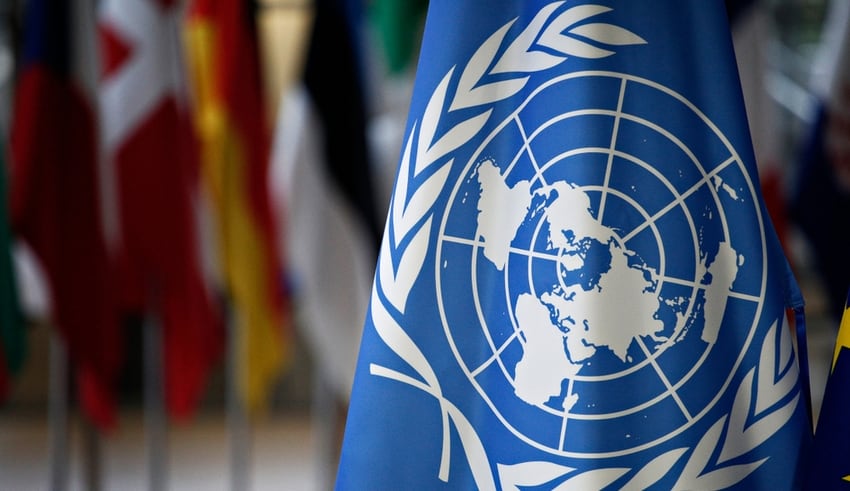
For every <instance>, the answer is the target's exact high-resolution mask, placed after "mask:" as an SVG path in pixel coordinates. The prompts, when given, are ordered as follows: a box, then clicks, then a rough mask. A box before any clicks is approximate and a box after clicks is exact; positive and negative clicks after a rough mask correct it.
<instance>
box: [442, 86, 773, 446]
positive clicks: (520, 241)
mask: <svg viewBox="0 0 850 491" xmlns="http://www.w3.org/2000/svg"><path fill="white" fill-rule="evenodd" d="M523 97H526V98H525V100H522V101H520V98H517V101H518V102H519V104H518V105H517V106H516V109H515V110H513V112H511V113H510V114H507V115H503V116H504V117H503V118H502V119H501V121H502V123H501V124H499V125H498V126H496V127H495V130H494V131H493V132H492V133H490V134H489V135H486V136H485V137H484V138H483V139H476V140H475V142H474V143H473V142H470V143H469V144H468V145H467V147H469V149H468V150H467V151H468V152H472V153H471V157H470V158H469V159H468V163H467V165H466V167H465V168H464V170H463V171H462V173H461V175H460V177H459V178H458V181H457V183H456V185H455V186H454V188H453V190H452V192H451V195H450V196H449V202H448V205H447V207H446V212H445V214H444V216H443V217H442V222H441V225H440V232H439V238H438V245H437V251H436V254H437V261H436V283H437V290H438V297H437V298H438V303H439V309H440V315H441V318H442V322H443V327H444V328H445V332H446V335H447V337H448V340H449V343H450V344H451V347H452V350H453V352H454V355H455V357H456V359H457V362H458V363H459V365H460V367H461V368H462V370H463V371H464V372H465V373H466V375H467V377H468V379H469V381H470V382H471V383H472V385H473V386H474V387H475V388H476V389H477V391H478V392H479V394H480V396H481V397H482V398H483V399H484V400H485V401H486V403H487V404H488V405H489V407H490V408H491V409H492V411H493V413H494V414H495V415H496V416H497V417H498V419H499V420H500V421H501V422H502V424H504V426H505V427H506V428H508V429H509V430H510V431H511V432H513V433H514V434H515V435H516V436H517V437H518V438H520V439H522V440H523V441H525V442H526V443H528V444H529V445H532V446H534V447H536V448H539V449H541V450H544V451H547V452H550V453H552V454H555V455H563V456H568V457H606V456H607V457H615V456H622V455H627V454H630V453H634V452H638V451H640V450H643V449H646V448H649V447H651V446H654V445H657V444H659V443H662V442H664V441H666V440H668V439H670V438H672V437H674V436H676V435H678V434H680V433H681V432H683V431H685V430H686V429H688V428H689V427H690V426H691V425H693V424H694V423H695V422H697V421H699V420H700V418H702V417H703V416H704V415H705V414H706V413H707V412H708V411H709V410H710V409H711V408H712V407H713V406H714V405H715V403H716V402H717V401H718V399H719V398H720V397H721V395H722V394H724V393H726V389H727V387H728V386H729V384H730V383H731V380H732V377H733V376H734V375H735V373H736V371H737V369H738V367H739V365H740V363H741V359H742V356H743V354H744V353H746V352H747V347H748V345H749V343H750V342H751V340H752V337H753V333H754V330H755V327H756V322H757V320H758V318H759V315H760V312H761V308H762V305H761V301H760V299H761V298H762V294H763V293H764V289H765V281H766V261H767V258H766V257H765V256H766V254H765V245H764V244H765V240H764V237H763V236H762V237H761V243H759V244H750V243H747V244H739V243H736V242H735V240H734V239H733V234H732V231H733V230H734V229H736V228H738V227H748V228H750V229H758V230H763V229H764V227H763V226H762V225H763V224H762V223H753V220H754V217H755V218H756V219H760V217H761V214H760V210H759V209H758V207H757V203H758V200H757V199H756V194H755V185H754V183H753V182H751V180H750V179H749V177H748V174H747V172H746V170H745V168H744V164H743V163H742V161H741V158H740V157H739V156H738V154H737V153H736V151H735V149H734V148H733V147H732V145H731V144H730V142H729V141H728V140H727V139H726V138H725V137H724V135H723V134H721V133H720V132H719V131H718V129H717V127H716V126H715V125H714V124H713V123H712V122H711V121H710V120H709V119H708V118H707V117H706V116H705V115H704V114H703V113H702V112H701V111H700V110H699V109H697V108H696V107H695V106H693V105H692V104H691V103H689V102H688V101H687V100H686V99H685V98H684V97H682V96H681V95H679V94H677V93H676V92H673V91H671V90H669V89H668V88H665V87H663V86H660V85H658V84H656V83H653V82H650V81H647V80H645V79H640V78H637V77H632V76H629V75H623V74H619V73H609V72H582V73H571V74H567V75H563V76H561V77H558V78H555V79H551V80H548V81H546V82H545V83H544V84H542V85H541V86H539V87H538V88H537V89H535V90H534V91H530V92H526V93H525V95H524V96H523ZM474 145H478V146H477V148H475V149H474V150H473V146H474ZM464 158H465V157H464ZM731 318H734V319H736V324H735V325H734V326H732V324H731V323H729V322H727V320H728V319H731ZM733 328H734V329H737V330H739V331H740V330H743V331H749V335H736V336H723V332H724V330H725V329H733ZM718 374H726V375H725V376H718Z"/></svg>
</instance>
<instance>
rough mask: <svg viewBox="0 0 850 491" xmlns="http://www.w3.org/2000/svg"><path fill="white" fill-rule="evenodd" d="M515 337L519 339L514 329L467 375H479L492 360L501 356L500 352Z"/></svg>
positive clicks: (473, 376)
mask: <svg viewBox="0 0 850 491" xmlns="http://www.w3.org/2000/svg"><path fill="white" fill-rule="evenodd" d="M515 339H519V334H518V333H517V332H516V331H514V333H513V334H511V335H510V336H508V338H507V339H505V342H503V343H502V344H501V345H500V346H499V348H498V349H496V351H494V352H493V354H492V355H490V357H489V358H487V359H486V360H484V361H483V362H482V363H481V364H480V365H478V367H477V368H475V370H472V371H471V372H469V375H470V376H471V377H472V378H475V377H477V376H478V375H480V374H481V372H483V371H484V370H486V369H487V368H489V367H490V365H492V364H493V362H494V361H496V360H497V359H499V358H500V357H501V354H502V352H503V351H505V349H507V347H508V345H509V344H511V343H512V342H513V341H514V340H515Z"/></svg>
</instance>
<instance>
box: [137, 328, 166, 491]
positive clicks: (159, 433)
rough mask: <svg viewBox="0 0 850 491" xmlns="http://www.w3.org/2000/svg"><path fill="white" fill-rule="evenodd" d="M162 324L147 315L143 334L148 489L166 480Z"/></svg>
mask: <svg viewBox="0 0 850 491" xmlns="http://www.w3.org/2000/svg"><path fill="white" fill-rule="evenodd" d="M162 338H163V336H162V324H161V323H160V322H158V320H157V319H156V318H155V317H154V316H153V315H148V317H147V320H146V322H145V326H144V335H143V350H144V351H143V355H142V356H143V360H144V395H145V403H144V408H145V416H144V419H145V445H146V453H147V459H148V462H147V463H148V484H149V489H150V491H165V489H166V483H167V481H168V476H167V472H168V452H167V450H168V442H167V438H168V435H167V428H166V424H167V422H166V416H165V390H164V388H165V383H164V376H163V366H162V364H163V356H162V351H163V348H162Z"/></svg>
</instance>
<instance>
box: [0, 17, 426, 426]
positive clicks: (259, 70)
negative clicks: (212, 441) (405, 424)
mask: <svg viewBox="0 0 850 491" xmlns="http://www.w3.org/2000/svg"><path fill="white" fill-rule="evenodd" d="M21 6H22V10H21V11H22V12H23V16H22V18H21V22H20V29H21V36H20V43H19V48H20V49H19V55H18V65H17V67H16V68H17V69H16V78H15V80H14V98H13V105H12V114H11V121H10V129H9V134H8V140H7V141H8V145H7V146H8V152H6V153H4V157H5V160H6V162H5V165H3V167H2V169H3V171H4V177H5V178H6V182H5V183H4V186H3V187H0V191H3V192H4V193H5V195H2V196H3V197H4V200H3V202H4V204H5V203H6V202H8V203H9V210H8V214H7V213H5V212H4V213H2V215H0V217H2V218H3V221H0V251H2V253H3V254H2V255H0V271H2V272H3V274H2V281H3V283H2V284H0V295H1V296H0V307H2V309H0V314H2V321H3V325H2V329H0V346H2V348H3V349H2V350H0V353H1V354H2V358H3V361H4V363H0V367H2V370H0V381H2V383H0V387H5V386H6V382H7V380H9V379H8V376H9V375H10V374H14V373H15V372H16V371H17V370H18V369H19V368H20V366H21V364H22V359H23V356H24V352H25V349H26V343H25V338H26V334H25V332H24V327H23V325H24V320H25V319H24V318H23V316H22V315H21V314H20V312H19V308H18V307H17V304H18V299H16V296H22V295H27V294H28V293H29V292H20V291H17V292H16V291H15V288H14V285H15V283H14V275H13V274H12V273H13V271H12V269H11V259H10V257H11V252H10V251H11V249H12V246H11V244H12V242H15V243H16V244H17V249H18V251H19V252H20V251H21V250H23V251H24V252H27V251H29V252H31V253H32V257H34V258H35V262H36V265H37V268H38V270H40V271H42V272H43V276H44V281H45V289H46V291H47V292H48V294H47V297H48V299H49V300H48V302H47V303H46V306H45V310H46V312H43V314H44V315H45V316H47V317H48V318H49V323H50V324H51V325H52V326H54V327H55V328H56V330H57V332H59V333H61V337H62V339H63V340H64V342H65V343H66V344H67V348H68V350H69V354H70V360H71V364H72V367H73V374H74V380H75V386H76V387H77V397H78V399H79V401H80V403H81V404H82V406H83V408H84V410H85V413H86V415H87V416H88V417H89V418H90V419H91V420H93V421H94V422H95V423H96V424H97V425H99V426H100V427H101V428H109V427H111V426H113V425H114V424H115V421H116V403H117V396H116V384H117V383H118V380H119V377H120V376H121V373H122V370H124V369H125V366H126V363H127V357H128V356H129V353H126V352H125V350H126V347H127V341H126V339H124V338H125V336H126V333H127V329H126V327H125V326H126V325H130V324H132V323H135V324H138V323H139V322H140V321H150V322H148V324H146V325H145V327H144V328H145V329H148V328H152V327H151V325H154V326H159V327H160V328H161V329H162V339H163V348H162V349H163V364H164V370H165V394H166V396H165V400H166V403H167V406H168V409H169V411H170V413H171V414H172V415H173V416H174V417H175V418H177V419H185V418H186V417H189V416H191V414H192V413H193V411H194V409H195V408H196V406H197V404H198V402H199V400H200V399H201V397H202V396H203V394H204V391H205V388H206V384H207V379H208V376H209V374H210V372H211V371H212V370H214V369H215V368H216V367H217V366H219V365H220V364H221V363H222V362H223V356H224V347H225V346H226V344H227V343H235V346H237V351H238V358H239V359H240V360H242V363H240V365H239V368H238V377H239V382H238V386H239V388H240V396H241V398H242V400H243V402H244V403H245V404H246V405H247V406H248V407H249V408H250V409H253V410H259V409H262V408H263V407H265V406H266V405H267V404H268V402H269V397H270V390H271V389H272V388H273V387H274V385H275V384H276V383H277V382H278V381H279V377H280V376H281V373H283V372H284V371H285V369H286V367H287V366H288V364H289V363H290V360H291V358H292V357H293V353H292V352H291V350H292V344H293V335H294V333H293V323H294V322H295V316H296V311H297V312H298V315H299V320H298V322H299V323H301V324H303V326H304V327H305V329H304V332H305V337H306V339H307V342H308V346H310V347H311V348H314V349H315V350H316V352H317V353H318V355H317V357H318V358H319V361H320V362H321V363H322V364H323V368H322V370H323V371H325V372H327V373H325V375H326V376H327V377H328V378H329V382H330V383H331V385H332V386H333V387H335V389H336V392H337V394H338V395H339V397H340V398H341V399H342V400H345V399H347V395H348V391H349V390H350V384H351V379H352V377H353V365H354V358H355V353H356V350H357V346H358V341H359V334H360V331H361V329H362V319H363V318H364V317H365V308H366V304H367V301H368V286H369V284H370V283H371V280H372V274H373V270H374V263H375V259H376V250H377V243H378V239H379V237H380V234H381V226H380V225H379V224H380V221H381V219H382V216H381V215H382V211H378V210H379V209H381V207H382V204H381V201H382V199H381V196H382V195H384V194H386V192H383V191H381V190H380V189H379V187H380V181H378V180H377V179H376V182H377V184H376V183H374V182H373V176H372V174H373V172H374V171H373V169H372V162H371V161H372V160H373V157H372V156H371V155H370V150H369V148H368V147H369V146H370V145H371V143H370V141H369V139H370V135H368V133H367V131H368V125H367V117H368V116H369V103H368V95H367V92H368V90H367V86H368V85H369V83H370V73H369V70H370V67H369V66H367V65H368V64H367V61H366V60H365V55H364V53H362V52H361V51H360V43H361V41H362V39H363V37H364V34H363V33H362V32H360V29H361V27H362V26H361V21H360V20H359V19H361V18H365V17H362V16H365V15H366V13H365V12H363V11H361V9H362V7H361V6H359V5H358V3H357V2H354V1H342V0H341V1H335V0H327V1H324V0H323V1H318V2H315V5H311V6H310V8H311V13H312V14H313V21H312V23H311V27H310V32H311V34H310V36H309V41H308V45H307V50H306V54H305V62H304V66H303V77H302V76H301V75H299V80H298V81H297V83H294V84H292V85H293V86H294V87H295V89H294V90H292V91H291V92H290V91H288V92H287V93H286V94H283V96H282V100H284V103H283V104H282V105H281V107H285V108H287V109H289V108H290V107H300V108H302V109H304V108H306V107H309V108H312V109H311V110H309V111H308V110H306V109H305V112H304V113H303V114H302V116H304V119H303V120H302V121H300V122H296V123H294V124H289V125H287V124H286V123H285V122H286V121H290V122H291V121H292V119H291V117H290V116H285V115H284V113H286V114H292V111H291V110H287V111H283V110H281V111H280V114H281V116H280V117H279V118H278V119H279V122H278V125H277V128H272V127H271V125H269V121H273V117H270V116H274V114H275V112H276V111H277V109H278V108H270V107H269V106H268V103H267V102H266V100H265V99H264V94H266V88H265V87H264V86H263V84H264V81H265V79H264V75H265V74H264V72H263V70H264V69H266V68H267V67H264V66H262V63H261V59H262V58H261V56H260V46H259V37H258V31H257V25H256V20H257V18H258V12H259V11H258V9H259V8H262V7H261V5H260V4H257V3H254V2H250V1H241V0H192V1H189V2H178V1H154V0H131V1H124V0H115V1H113V0H104V1H101V2H94V1H90V0H63V1H51V0H27V1H25V2H22V3H21ZM389 15H390V16H392V15H395V14H392V12H390V14H389ZM383 18H385V19H386V18H388V16H387V14H384V17H383ZM408 36H410V34H409V33H408ZM408 44H409V47H408V48H407V50H406V51H405V53H406V55H405V54H401V55H398V54H396V55H393V56H394V57H395V58H394V59H395V62H394V63H395V64H394V67H396V69H398V70H402V69H403V67H404V66H405V63H407V64H408V66H409V59H410V58H412V56H413V54H412V53H413V51H414V48H413V47H412V45H413V44H414V42H413V41H409V42H408ZM341 48H343V49H345V50H347V51H346V52H344V53H343V52H340V51H339V50H340V49H341ZM273 49H281V50H284V49H291V47H288V46H280V47H274V48H273ZM405 56H406V57H407V58H406V59H407V60H408V61H407V62H405ZM298 68H299V74H300V73H302V71H301V70H300V68H301V67H298ZM296 94H301V95H305V97H304V98H303V100H302V102H303V103H304V104H308V106H303V105H302V106H298V104H299V103H298V102H297V100H299V96H298V95H296ZM306 118H309V128H310V129H309V130H307V128H308V126H306V124H307V121H308V119H306ZM272 130H274V133H273V131H272ZM293 135H296V136H295V137H293ZM273 140H274V143H273ZM273 150H274V151H273ZM294 156H298V158H295V159H292V157H294ZM272 176H273V177H275V179H276V182H273V183H272V182H270V178H271V177H272ZM383 206H385V205H383ZM0 211H2V210H0ZM7 218H8V223H6V219H7ZM211 244H213V246H212V247H210V245H211ZM19 280H20V278H19ZM18 283H19V284H20V283H21V282H20V281H19V282H18ZM301 316H303V319H301V318H300V317H301ZM151 322H152V324H151ZM228 324H232V325H235V326H236V329H235V330H234V331H233V332H234V333H235V334H233V336H232V337H229V336H230V335H229V334H228V331H227V329H226V327H227V325H228Z"/></svg>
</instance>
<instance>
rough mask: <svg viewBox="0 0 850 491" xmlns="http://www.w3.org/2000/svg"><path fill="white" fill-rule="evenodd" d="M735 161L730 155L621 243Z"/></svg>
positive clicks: (642, 229)
mask: <svg viewBox="0 0 850 491" xmlns="http://www.w3.org/2000/svg"><path fill="white" fill-rule="evenodd" d="M736 161H737V159H736V158H735V156H734V155H731V156H730V157H729V158H728V159H726V160H725V161H723V163H721V164H720V165H718V166H717V167H715V168H714V169H712V170H711V172H709V173H707V174H706V175H704V176H703V177H702V179H700V180H698V181H697V182H695V183H694V185H693V186H691V187H690V188H688V189H687V190H685V192H684V193H682V194H680V195H679V197H678V198H676V199H674V200H673V201H671V202H670V203H668V204H667V206H665V207H664V208H662V209H660V210H658V211H657V212H656V213H655V214H654V215H652V217H651V218H650V219H649V221H647V222H644V223H642V224H640V225H638V226H637V227H635V228H634V229H632V231H631V232H629V233H628V234H626V235H624V236H623V242H626V241H628V240H630V239H631V238H632V237H634V236H635V235H637V234H639V233H641V232H643V231H644V229H646V227H648V226H649V224H650V223H655V222H657V221H658V219H659V218H660V217H662V216H664V215H665V214H666V213H667V212H668V211H670V210H672V209H673V208H675V207H677V206H679V205H680V204H682V203H683V202H684V201H685V199H687V198H688V197H689V196H690V195H692V194H694V193H695V192H696V191H697V190H698V189H699V188H701V187H702V186H704V185H706V184H708V182H709V180H710V179H711V178H713V177H714V176H716V175H717V174H719V173H720V171H722V170H725V169H726V168H727V167H729V166H730V165H731V164H732V163H733V162H736Z"/></svg>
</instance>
